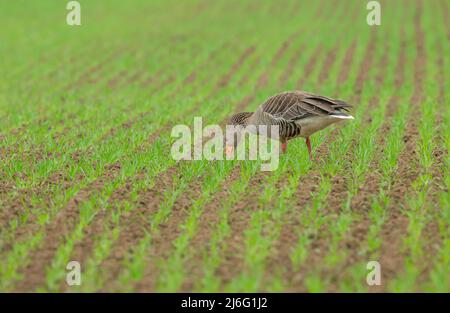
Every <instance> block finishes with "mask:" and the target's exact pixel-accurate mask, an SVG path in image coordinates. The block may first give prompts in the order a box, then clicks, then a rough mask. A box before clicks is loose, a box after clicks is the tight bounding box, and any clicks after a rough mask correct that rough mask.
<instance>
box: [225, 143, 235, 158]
mask: <svg viewBox="0 0 450 313" xmlns="http://www.w3.org/2000/svg"><path fill="white" fill-rule="evenodd" d="M233 150H234V149H233V146H230V145H226V147H225V153H226V155H227V156H231V155H233Z"/></svg>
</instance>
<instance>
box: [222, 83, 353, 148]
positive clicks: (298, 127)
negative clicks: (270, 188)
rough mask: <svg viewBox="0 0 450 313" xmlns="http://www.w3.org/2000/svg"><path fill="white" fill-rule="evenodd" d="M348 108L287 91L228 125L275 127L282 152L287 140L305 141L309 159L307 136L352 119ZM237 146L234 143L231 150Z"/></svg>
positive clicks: (324, 99)
mask: <svg viewBox="0 0 450 313" xmlns="http://www.w3.org/2000/svg"><path fill="white" fill-rule="evenodd" d="M350 107H351V106H350V105H349V104H348V103H346V102H344V101H342V100H338V99H332V98H329V97H325V96H320V95H316V94H312V93H309V92H304V91H289V92H283V93H280V94H277V95H274V96H272V97H270V98H269V99H267V100H266V101H265V102H264V103H263V104H261V105H260V106H259V107H258V109H257V110H256V111H255V112H241V113H237V114H234V115H233V116H232V117H231V118H230V123H231V124H232V125H240V126H244V127H245V126H248V125H255V126H258V125H267V126H270V125H278V126H279V139H280V141H281V143H282V150H283V152H285V151H286V147H287V141H288V140H290V139H293V138H296V137H304V138H306V144H307V146H308V151H309V153H310V156H311V145H310V140H309V136H311V135H312V134H313V133H315V132H317V131H319V130H321V129H324V128H325V127H327V126H329V125H331V124H333V123H336V122H339V121H342V120H345V119H353V117H352V116H351V115H349V114H347V113H346V112H348V109H349V108H350ZM237 144H238V142H234V146H236V145H237Z"/></svg>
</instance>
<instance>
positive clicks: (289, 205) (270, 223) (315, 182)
mask: <svg viewBox="0 0 450 313" xmlns="http://www.w3.org/2000/svg"><path fill="white" fill-rule="evenodd" d="M79 2H80V4H81V25H80V26H69V25H67V23H66V15H67V13H68V10H67V9H66V4H67V2H66V1H51V0H36V1H25V0H15V1H8V0H0V25H1V27H0V38H1V39H0V71H1V75H0V121H1V122H0V157H1V159H0V291H2V292H16V291H38V292H97V291H101V292H131V291H135V292H154V291H156V292H178V291H196V292H219V291H224V292H258V291H268V292H279V291H288V292H291V291H294V292H416V291H429V292H450V228H449V223H450V193H449V187H450V176H449V174H450V171H449V162H450V158H449V154H448V152H449V148H450V112H449V91H448V87H449V76H448V69H449V68H450V64H449V55H450V49H449V40H450V27H449V21H450V18H449V6H450V3H449V2H448V1H446V0H427V1H406V0H403V1H402V0H392V1H380V3H381V25H379V26H369V25H368V24H367V22H366V17H367V14H368V10H367V9H366V4H367V1H356V0H344V1H342V0H339V1H333V0H319V1H306V0H303V1H301V0H276V1H268V0H214V1H212V0H191V1H175V0H151V1H150V0H149V1H143V0H127V1H122V0H107V1H106V0H92V1H91V0H90V1H86V0H81V1H79ZM285 90H306V91H311V92H314V93H318V94H323V95H327V96H330V97H336V98H339V99H344V100H346V101H347V102H349V103H350V104H352V105H353V108H352V110H351V114H352V115H353V116H355V120H354V121H351V122H346V123H341V124H337V125H335V126H331V127H328V128H326V129H325V130H323V131H320V132H318V133H316V134H314V135H313V136H312V137H311V140H312V146H313V156H314V158H313V160H310V159H309V157H308V153H307V149H306V146H305V144H304V140H303V139H296V140H293V141H292V142H290V143H289V147H288V150H287V153H286V154H282V155H281V156H280V161H279V162H280V163H279V166H278V168H277V170H275V171H261V170H260V164H261V160H254V161H250V160H249V161H239V160H233V161H227V160H222V161H220V160H217V161H208V160H196V161H176V160H174V159H173V158H172V156H171V153H170V151H171V146H172V143H173V142H174V141H175V138H174V137H173V136H171V130H172V127H173V126H174V125H178V124H185V125H188V126H190V127H191V126H192V125H193V121H194V117H196V116H200V117H202V118H203V123H204V125H206V124H218V125H222V126H223V125H225V124H226V121H227V118H228V117H229V116H230V115H232V114H233V113H236V112H241V111H253V110H254V109H255V108H257V107H258V106H259V105H260V104H261V103H262V102H263V101H264V100H266V99H267V98H268V97H269V96H271V95H273V94H276V93H279V92H282V91H285ZM70 261H77V262H79V264H80V265H81V284H76V285H72V286H71V285H69V284H68V283H67V280H66V278H67V277H66V276H67V273H68V269H67V268H66V267H67V265H68V263H69V262H70ZM370 261H377V262H378V263H379V265H380V270H381V284H380V285H369V284H368V283H367V282H366V276H367V274H368V272H369V271H368V269H367V267H366V266H367V264H368V262H370Z"/></svg>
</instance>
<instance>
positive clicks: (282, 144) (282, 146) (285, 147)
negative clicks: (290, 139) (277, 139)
mask: <svg viewBox="0 0 450 313" xmlns="http://www.w3.org/2000/svg"><path fill="white" fill-rule="evenodd" d="M286 149H287V141H283V142H282V143H281V151H283V153H286Z"/></svg>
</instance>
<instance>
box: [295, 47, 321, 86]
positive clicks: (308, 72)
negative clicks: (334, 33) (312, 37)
mask: <svg viewBox="0 0 450 313" xmlns="http://www.w3.org/2000/svg"><path fill="white" fill-rule="evenodd" d="M322 50H323V49H322V47H321V46H320V45H318V46H317V48H316V49H315V50H314V52H313V53H312V54H311V56H310V57H309V60H308V62H307V63H306V65H305V69H304V71H303V73H304V74H303V76H302V77H300V79H299V80H298V81H297V84H296V86H297V89H298V90H302V86H303V85H304V83H305V81H306V80H307V79H308V77H310V76H311V73H312V71H313V70H314V67H315V66H316V63H317V60H318V58H319V56H320V55H321V54H322Z"/></svg>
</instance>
